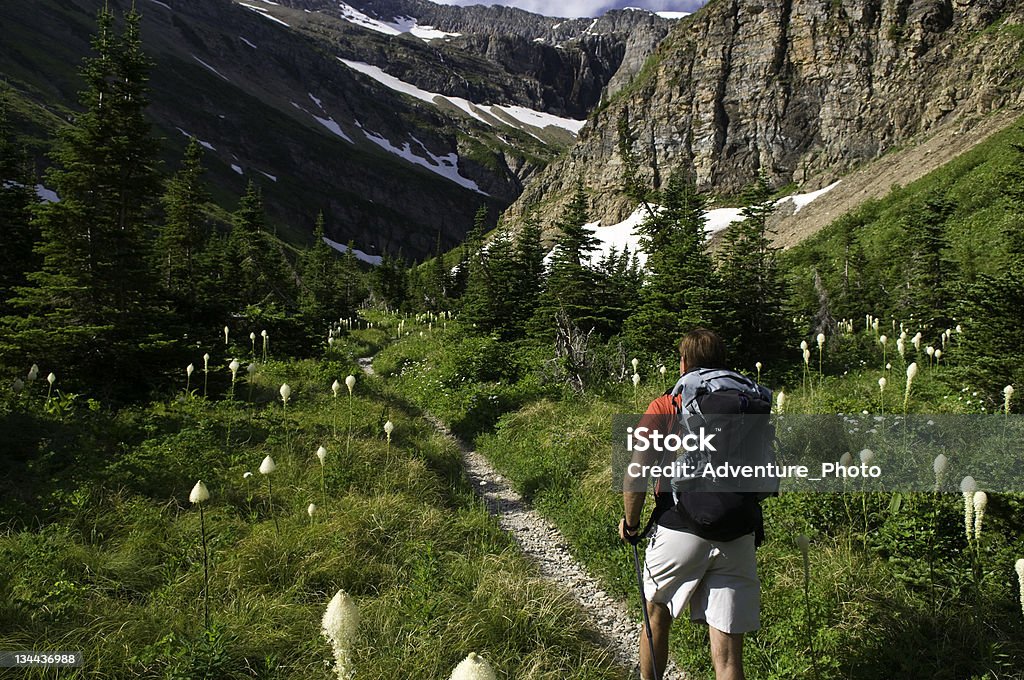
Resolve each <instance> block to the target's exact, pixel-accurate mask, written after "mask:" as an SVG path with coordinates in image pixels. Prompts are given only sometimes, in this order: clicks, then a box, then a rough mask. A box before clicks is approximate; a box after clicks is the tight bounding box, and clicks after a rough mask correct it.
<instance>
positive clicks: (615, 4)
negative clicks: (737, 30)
mask: <svg viewBox="0 0 1024 680" xmlns="http://www.w3.org/2000/svg"><path fill="white" fill-rule="evenodd" d="M434 2H440V3H442V4H445V5H481V4H483V5H509V6H512V7H519V8H521V9H525V10H528V11H530V12H536V13H537V14H547V15H549V16H559V17H595V16H599V15H601V14H603V13H605V12H606V11H608V10H610V9H615V8H621V7H643V8H645V9H649V10H652V11H655V12H660V11H663V10H664V11H672V12H693V11H694V10H696V9H697V8H698V7H700V6H701V5H703V4H704V3H705V2H706V0H558V1H557V2H552V0H434Z"/></svg>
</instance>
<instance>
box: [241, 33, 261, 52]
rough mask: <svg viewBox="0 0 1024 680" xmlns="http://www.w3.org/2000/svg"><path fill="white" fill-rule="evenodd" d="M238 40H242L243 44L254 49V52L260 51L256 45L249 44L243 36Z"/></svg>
mask: <svg viewBox="0 0 1024 680" xmlns="http://www.w3.org/2000/svg"><path fill="white" fill-rule="evenodd" d="M238 39H239V40H241V41H242V42H244V43H245V44H246V45H248V46H249V47H251V48H253V49H254V50H258V49H259V48H258V47H256V46H255V45H253V44H252V43H251V42H249V41H248V40H246V39H245V38H243V37H242V36H238Z"/></svg>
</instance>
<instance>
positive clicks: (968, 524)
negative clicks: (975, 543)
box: [960, 475, 978, 541]
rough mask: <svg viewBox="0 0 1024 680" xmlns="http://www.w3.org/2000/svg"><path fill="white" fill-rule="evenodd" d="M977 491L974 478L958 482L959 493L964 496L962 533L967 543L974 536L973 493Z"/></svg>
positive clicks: (968, 477)
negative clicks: (965, 535) (965, 536)
mask: <svg viewBox="0 0 1024 680" xmlns="http://www.w3.org/2000/svg"><path fill="white" fill-rule="evenodd" d="M977 490H978V483H977V482H975V481H974V477H971V476H970V475H968V476H967V477H964V478H963V479H962V480H961V481H960V491H961V493H963V495H964V532H965V533H966V534H967V540H968V541H970V540H971V536H972V535H973V534H974V492H975V491H977Z"/></svg>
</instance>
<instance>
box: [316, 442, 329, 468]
mask: <svg viewBox="0 0 1024 680" xmlns="http://www.w3.org/2000/svg"><path fill="white" fill-rule="evenodd" d="M316 457H317V458H319V459H320V465H323V464H324V463H325V462H326V461H327V449H325V448H324V447H322V446H321V447H320V448H318V449H317V450H316Z"/></svg>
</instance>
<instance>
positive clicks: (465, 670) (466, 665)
mask: <svg viewBox="0 0 1024 680" xmlns="http://www.w3.org/2000/svg"><path fill="white" fill-rule="evenodd" d="M449 680H497V676H496V675H495V674H494V669H492V668H491V664H489V663H487V661H486V660H484V658H483V657H481V656H479V655H478V654H477V653H476V652H470V653H469V656H467V657H466V658H465V659H463V660H462V661H461V662H460V663H459V665H458V666H456V667H455V670H453V671H452V675H451V677H450V678H449Z"/></svg>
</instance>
